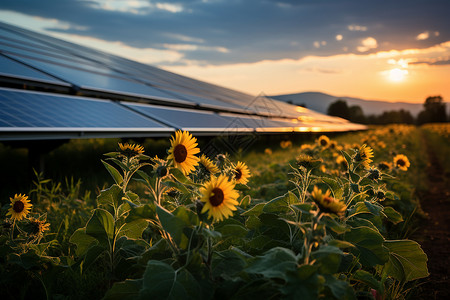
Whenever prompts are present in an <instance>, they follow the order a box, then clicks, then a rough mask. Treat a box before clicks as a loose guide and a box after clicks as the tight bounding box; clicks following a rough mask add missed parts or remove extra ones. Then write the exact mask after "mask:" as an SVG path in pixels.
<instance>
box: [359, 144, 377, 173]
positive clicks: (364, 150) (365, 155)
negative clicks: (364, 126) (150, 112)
mask: <svg viewBox="0 0 450 300" xmlns="http://www.w3.org/2000/svg"><path fill="white" fill-rule="evenodd" d="M357 151H358V153H357V154H356V156H355V162H357V163H361V166H363V167H364V168H365V169H367V168H369V164H370V163H371V162H372V160H371V158H372V157H373V149H372V148H370V147H369V146H367V145H366V144H364V145H362V146H361V147H359V148H358V149H357Z"/></svg>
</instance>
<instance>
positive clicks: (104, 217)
mask: <svg viewBox="0 0 450 300" xmlns="http://www.w3.org/2000/svg"><path fill="white" fill-rule="evenodd" d="M86 234H88V235H90V236H92V237H94V238H96V239H97V240H98V241H99V242H100V244H101V245H102V246H107V247H109V244H110V240H112V238H113V236H114V217H113V216H112V215H111V213H109V212H108V211H106V210H104V209H101V208H97V209H95V210H94V213H93V214H92V217H91V218H90V219H89V221H88V222H87V224H86Z"/></svg>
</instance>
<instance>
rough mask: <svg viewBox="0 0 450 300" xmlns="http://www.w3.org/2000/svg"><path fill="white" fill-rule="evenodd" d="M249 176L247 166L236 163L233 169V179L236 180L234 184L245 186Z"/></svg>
mask: <svg viewBox="0 0 450 300" xmlns="http://www.w3.org/2000/svg"><path fill="white" fill-rule="evenodd" d="M250 176H251V175H250V170H249V169H248V167H247V165H246V164H245V163H243V162H240V161H238V163H237V165H236V167H235V168H234V179H236V183H241V184H247V182H248V179H249V178H250Z"/></svg>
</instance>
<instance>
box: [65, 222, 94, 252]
mask: <svg viewBox="0 0 450 300" xmlns="http://www.w3.org/2000/svg"><path fill="white" fill-rule="evenodd" d="M69 242H70V243H72V244H75V245H76V246H77V249H76V250H75V254H76V255H77V256H83V255H84V254H85V253H86V251H87V250H88V249H89V248H90V247H92V246H94V245H97V244H98V240H97V239H96V238H94V237H92V236H90V235H87V234H86V228H78V229H77V230H75V232H74V233H73V234H72V236H71V237H70V239H69Z"/></svg>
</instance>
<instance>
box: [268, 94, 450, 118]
mask: <svg viewBox="0 0 450 300" xmlns="http://www.w3.org/2000/svg"><path fill="white" fill-rule="evenodd" d="M269 97H271V98H273V99H277V100H280V101H284V102H289V103H292V104H295V105H305V106H306V108H309V109H312V110H315V111H317V112H321V113H324V114H326V113H327V109H328V106H330V103H333V102H335V101H336V100H337V99H342V100H345V101H346V102H347V105H348V106H353V105H358V106H360V107H361V108H362V110H363V112H364V115H366V116H367V115H380V114H381V113H383V112H384V111H389V110H400V109H404V110H409V112H410V113H411V114H412V115H413V116H414V117H416V116H417V115H418V114H419V112H420V111H421V110H423V103H408V102H387V101H377V100H365V99H359V98H352V97H338V96H332V95H328V94H324V93H319V92H305V93H298V94H287V95H276V96H269ZM423 101H424V102H425V99H424V100H423ZM447 107H448V105H447Z"/></svg>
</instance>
